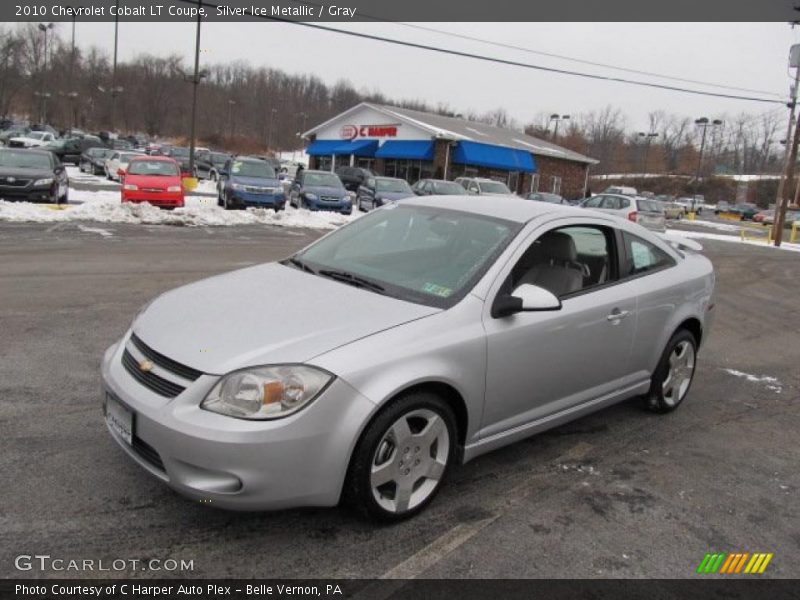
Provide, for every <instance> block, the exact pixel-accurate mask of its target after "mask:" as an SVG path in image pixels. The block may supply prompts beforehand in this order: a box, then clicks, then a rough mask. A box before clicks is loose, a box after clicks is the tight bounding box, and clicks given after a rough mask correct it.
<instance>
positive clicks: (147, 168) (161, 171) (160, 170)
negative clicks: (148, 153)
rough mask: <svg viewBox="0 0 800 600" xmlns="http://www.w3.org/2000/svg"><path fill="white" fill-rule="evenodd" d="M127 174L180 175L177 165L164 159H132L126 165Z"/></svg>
mask: <svg viewBox="0 0 800 600" xmlns="http://www.w3.org/2000/svg"><path fill="white" fill-rule="evenodd" d="M128 175H162V176H177V175H180V171H179V170H178V165H176V164H175V163H173V162H170V161H166V160H142V159H138V160H134V161H133V162H131V164H130V165H129V166H128Z"/></svg>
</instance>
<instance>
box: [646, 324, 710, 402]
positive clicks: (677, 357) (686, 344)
mask: <svg viewBox="0 0 800 600" xmlns="http://www.w3.org/2000/svg"><path fill="white" fill-rule="evenodd" d="M696 365H697V340H695V338H694V335H692V333H691V332H690V331H688V330H687V329H679V330H678V331H677V332H675V334H674V335H673V336H672V337H671V338H670V340H669V342H667V346H666V348H665V349H664V353H663V354H662V355H661V360H659V361H658V366H657V367H656V370H655V372H654V373H653V377H652V378H651V382H650V390H649V391H648V392H647V395H646V396H645V401H646V404H647V408H648V409H649V410H651V411H653V412H656V413H662V414H663V413H668V412H672V411H673V410H675V409H676V408H678V406H680V404H681V402H683V400H684V399H685V398H686V396H687V395H688V394H689V388H690V387H691V385H692V381H693V380H694V372H695V366H696Z"/></svg>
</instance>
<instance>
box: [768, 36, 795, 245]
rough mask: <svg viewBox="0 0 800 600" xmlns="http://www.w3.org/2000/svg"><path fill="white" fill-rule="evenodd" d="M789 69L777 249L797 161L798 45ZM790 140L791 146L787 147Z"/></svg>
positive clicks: (775, 232) (777, 203)
mask: <svg viewBox="0 0 800 600" xmlns="http://www.w3.org/2000/svg"><path fill="white" fill-rule="evenodd" d="M789 67H790V68H793V69H794V85H793V86H792V87H791V88H790V90H789V102H788V103H787V104H786V106H788V107H789V127H788V129H787V131H786V151H785V154H784V164H783V172H782V173H781V179H780V182H779V183H778V193H777V194H776V197H775V218H774V220H773V222H772V239H773V240H775V246H776V247H779V246H780V245H781V242H782V241H783V224H784V222H785V221H786V204H787V200H788V198H786V197H785V193H784V191H785V190H786V180H787V178H788V174H789V173H790V172H791V171H793V170H794V162H796V161H797V144H798V141H800V140H798V132H797V131H796V130H795V135H794V136H792V127H795V128H796V127H797V125H796V121H795V107H796V104H797V86H798V84H800V44H795V45H794V46H792V47H791V49H790V51H789ZM789 140H792V146H791V147H790V146H789Z"/></svg>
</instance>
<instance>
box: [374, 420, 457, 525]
mask: <svg viewBox="0 0 800 600" xmlns="http://www.w3.org/2000/svg"><path fill="white" fill-rule="evenodd" d="M449 453H450V434H449V432H448V429H447V425H446V423H445V421H444V419H443V418H442V417H441V416H440V415H438V414H437V413H436V412H434V411H432V410H430V409H427V408H420V409H416V410H412V411H410V412H408V413H406V414H404V415H402V416H401V417H400V418H399V419H397V420H396V421H395V422H394V423H393V424H392V426H391V427H389V429H388V430H387V431H386V433H385V434H384V435H383V437H382V438H381V441H380V442H379V443H378V446H377V448H376V450H375V454H374V456H373V458H372V461H371V470H370V486H371V488H372V495H373V497H374V498H375V501H376V502H377V503H378V504H379V505H380V506H381V507H382V508H383V509H384V510H386V511H388V512H390V513H394V514H400V513H404V512H407V511H409V510H413V509H414V508H415V507H417V506H419V505H420V504H421V503H423V502H425V500H426V499H428V498H429V497H430V496H431V494H433V493H434V491H435V490H436V488H437V487H438V485H439V482H440V481H441V479H442V476H443V475H444V472H445V468H446V466H447V460H448V455H449Z"/></svg>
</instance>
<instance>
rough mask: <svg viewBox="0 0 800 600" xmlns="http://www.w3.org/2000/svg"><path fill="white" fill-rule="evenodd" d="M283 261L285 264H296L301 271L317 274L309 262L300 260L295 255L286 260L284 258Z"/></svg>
mask: <svg viewBox="0 0 800 600" xmlns="http://www.w3.org/2000/svg"><path fill="white" fill-rule="evenodd" d="M281 262H282V263H283V264H286V263H289V264H291V265H294V266H295V267H297V268H298V269H300V270H301V271H306V272H307V273H311V274H312V275H315V274H316V273H315V272H314V269H312V268H311V267H309V266H308V264H306V263H305V262H304V261H302V260H300V259H299V258H297V257H295V256H292V257H291V258H287V259H286V260H283V261H281Z"/></svg>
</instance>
